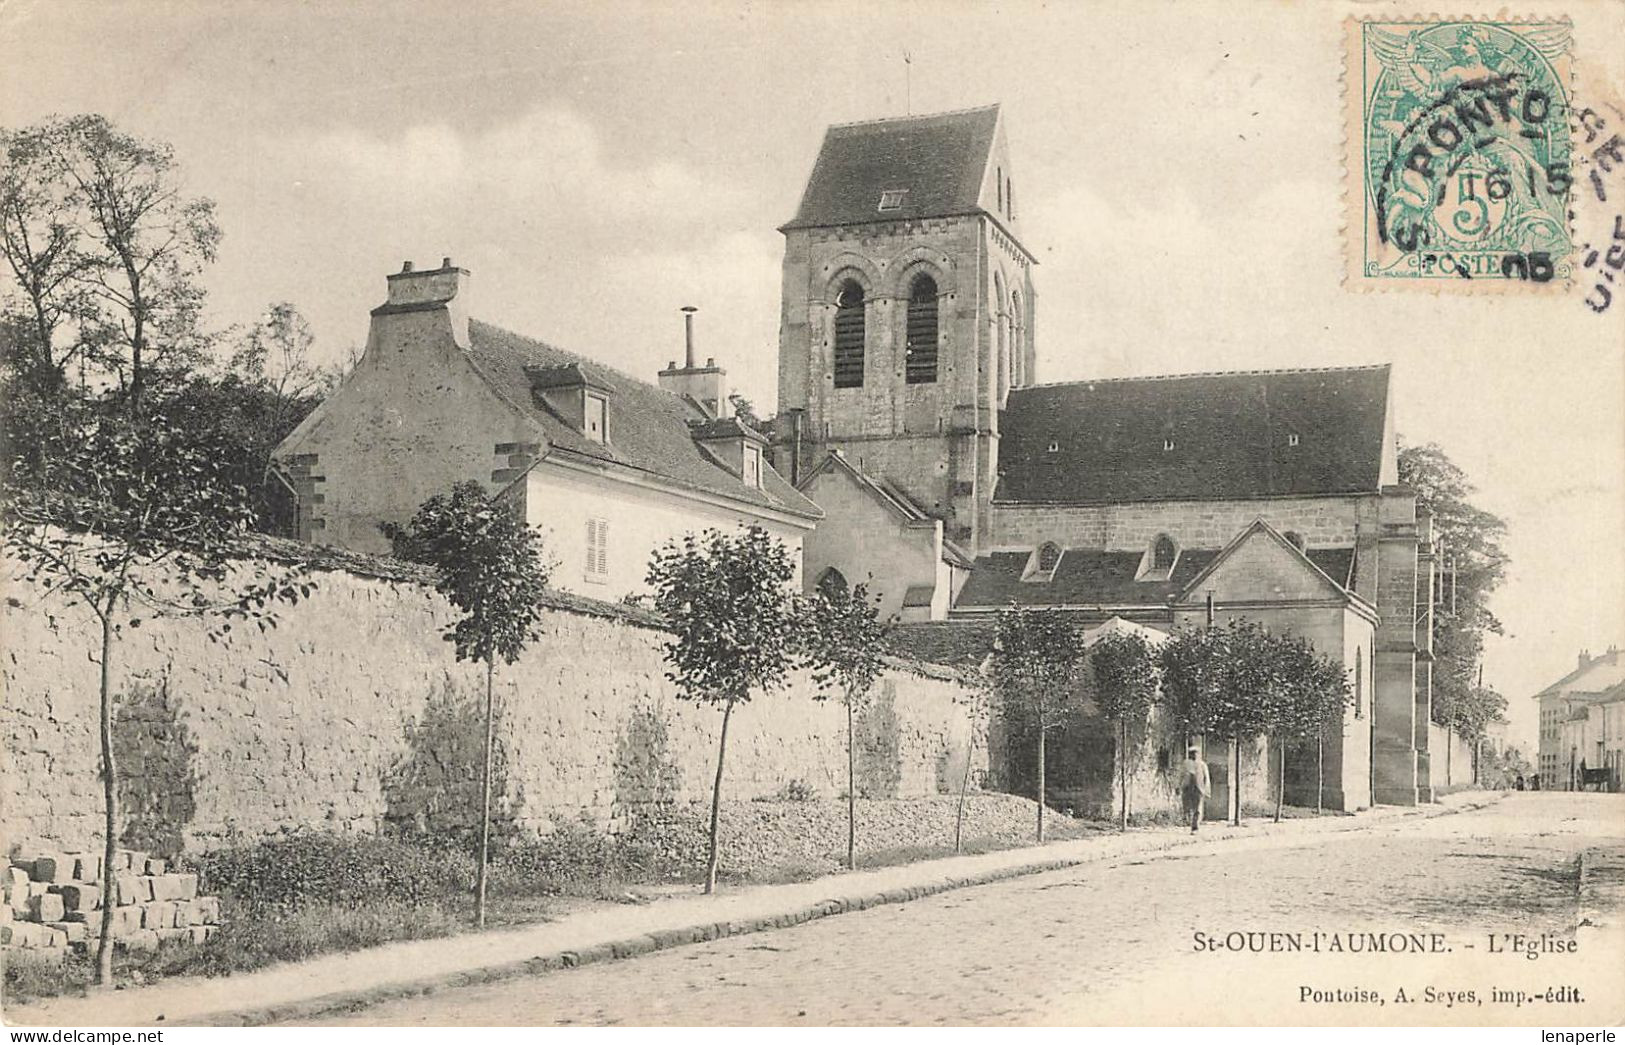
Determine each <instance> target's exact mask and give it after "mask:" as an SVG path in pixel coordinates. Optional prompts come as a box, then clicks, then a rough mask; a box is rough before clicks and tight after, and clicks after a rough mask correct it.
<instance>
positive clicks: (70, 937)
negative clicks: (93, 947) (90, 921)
mask: <svg viewBox="0 0 1625 1045" xmlns="http://www.w3.org/2000/svg"><path fill="white" fill-rule="evenodd" d="M51 928H53V929H55V930H56V931H57V932H59V933H61V934H62V936H63V938H64V939H66V940H67V941H68V942H69V943H79V942H81V941H83V940H84V939H85V937H87V936H89V935H90V930H89V929H88V928H87V927H86V926H85V924H84V923H83V922H52V923H51Z"/></svg>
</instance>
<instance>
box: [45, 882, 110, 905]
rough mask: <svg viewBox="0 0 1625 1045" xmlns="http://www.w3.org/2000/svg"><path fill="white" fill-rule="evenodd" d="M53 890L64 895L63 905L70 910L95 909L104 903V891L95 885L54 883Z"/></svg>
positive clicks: (61, 895)
mask: <svg viewBox="0 0 1625 1045" xmlns="http://www.w3.org/2000/svg"><path fill="white" fill-rule="evenodd" d="M51 890H52V891H53V892H55V893H56V894H57V895H58V896H60V897H62V906H63V907H64V908H66V909H67V910H69V911H94V910H95V909H96V908H98V907H100V906H101V905H102V893H101V890H100V889H97V888H96V887H95V886H94V885H80V884H78V883H73V884H69V885H53V886H52V887H51Z"/></svg>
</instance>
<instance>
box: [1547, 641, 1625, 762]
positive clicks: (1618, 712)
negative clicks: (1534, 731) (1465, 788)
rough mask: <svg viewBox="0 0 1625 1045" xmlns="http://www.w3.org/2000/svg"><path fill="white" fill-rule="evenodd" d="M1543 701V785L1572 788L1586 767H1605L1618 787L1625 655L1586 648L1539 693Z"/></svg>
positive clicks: (1624, 728)
mask: <svg viewBox="0 0 1625 1045" xmlns="http://www.w3.org/2000/svg"><path fill="white" fill-rule="evenodd" d="M1535 699H1536V700H1538V701H1539V702H1540V754H1539V759H1540V762H1539V766H1538V771H1539V773H1540V786H1541V787H1542V788H1543V789H1544V790H1547V791H1574V790H1577V789H1578V788H1579V787H1580V786H1581V785H1582V783H1583V782H1584V775H1583V771H1584V770H1587V769H1590V770H1597V769H1606V770H1608V771H1609V779H1610V781H1611V783H1612V787H1613V788H1615V789H1617V788H1618V787H1619V781H1620V774H1621V769H1622V768H1625V657H1622V656H1621V655H1620V651H1619V649H1618V648H1617V647H1614V646H1610V647H1609V648H1608V651H1607V652H1606V653H1603V654H1601V655H1600V656H1595V657H1594V656H1592V655H1591V652H1590V651H1589V650H1582V651H1581V653H1580V655H1579V657H1578V660H1577V663H1576V665H1575V668H1574V670H1573V671H1571V672H1569V673H1568V674H1567V675H1564V676H1563V677H1562V678H1560V679H1558V680H1557V681H1556V682H1554V683H1552V684H1551V685H1550V686H1547V687H1546V688H1545V689H1543V690H1541V691H1540V692H1539V693H1536V694H1535Z"/></svg>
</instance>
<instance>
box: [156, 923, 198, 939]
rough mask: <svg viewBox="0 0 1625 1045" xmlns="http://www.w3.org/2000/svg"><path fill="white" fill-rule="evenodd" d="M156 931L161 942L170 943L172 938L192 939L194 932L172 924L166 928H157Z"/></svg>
mask: <svg viewBox="0 0 1625 1045" xmlns="http://www.w3.org/2000/svg"><path fill="white" fill-rule="evenodd" d="M154 931H155V932H156V933H157V934H158V941H159V942H160V943H168V942H169V941H170V940H190V939H191V938H192V934H191V932H190V931H189V930H187V929H177V928H175V927H174V926H170V927H168V928H165V929H156V930H154Z"/></svg>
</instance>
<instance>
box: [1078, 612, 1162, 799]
mask: <svg viewBox="0 0 1625 1045" xmlns="http://www.w3.org/2000/svg"><path fill="white" fill-rule="evenodd" d="M1089 663H1090V666H1091V667H1092V668H1093V669H1094V676H1095V701H1096V703H1097V704H1098V705H1099V706H1100V713H1101V715H1102V716H1103V717H1104V718H1105V719H1106V720H1107V721H1108V722H1111V723H1112V724H1113V725H1114V726H1115V727H1116V729H1117V784H1118V788H1119V790H1120V792H1121V795H1122V812H1121V815H1120V817H1119V824H1118V826H1119V828H1120V829H1121V830H1124V831H1127V830H1128V817H1129V794H1128V792H1129V773H1128V764H1129V756H1130V753H1131V752H1130V740H1131V737H1139V736H1141V735H1142V734H1143V733H1144V731H1145V727H1146V719H1147V716H1148V715H1149V714H1150V711H1151V708H1152V705H1153V704H1155V703H1156V699H1157V662H1156V657H1155V655H1154V654H1153V653H1152V651H1151V645H1150V643H1148V642H1146V640H1145V636H1143V635H1140V634H1138V633H1137V632H1121V633H1117V634H1111V635H1105V636H1102V637H1101V638H1100V640H1099V641H1097V642H1096V643H1095V644H1094V645H1093V646H1091V647H1090V649H1089Z"/></svg>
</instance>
